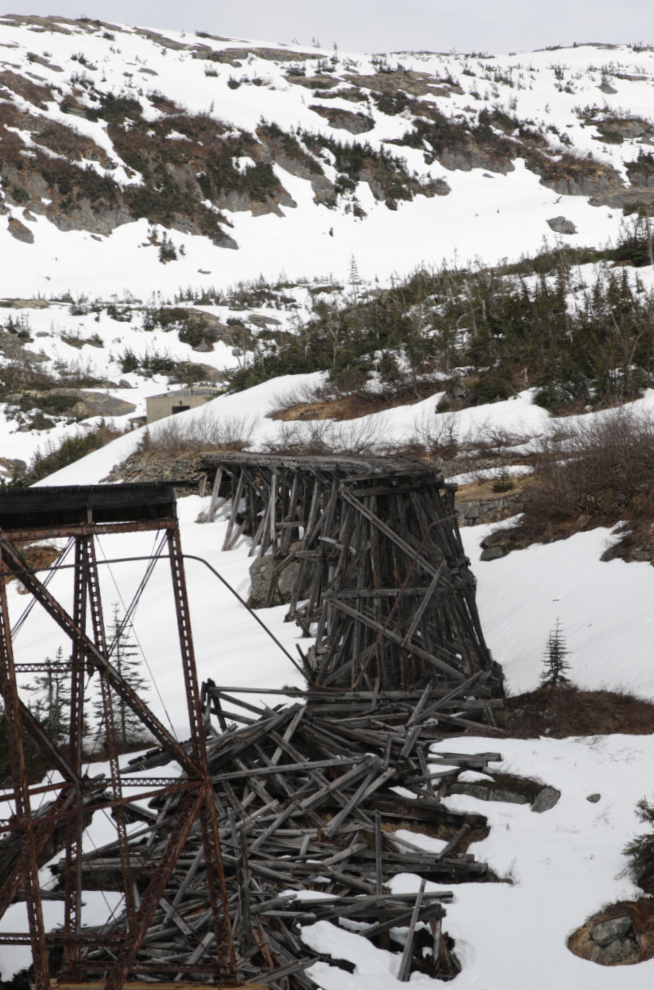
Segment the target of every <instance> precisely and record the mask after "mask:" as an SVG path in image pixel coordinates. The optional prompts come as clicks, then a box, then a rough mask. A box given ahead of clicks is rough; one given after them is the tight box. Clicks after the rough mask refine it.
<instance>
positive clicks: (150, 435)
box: [140, 416, 257, 454]
mask: <svg viewBox="0 0 654 990" xmlns="http://www.w3.org/2000/svg"><path fill="white" fill-rule="evenodd" d="M256 425H257V420H256V419H252V420H246V419H236V418H234V417H225V418H220V417H218V416H202V417H198V418H193V419H188V420H187V419H183V418H181V417H179V416H171V417H168V418H167V419H164V420H160V421H159V422H158V423H156V424H155V425H154V426H153V427H151V428H150V429H148V430H146V432H145V433H144V435H143V439H142V440H141V446H140V449H141V451H143V452H146V451H157V452H161V453H166V454H179V453H193V452H197V451H206V450H245V449H246V447H249V446H250V443H251V438H252V434H253V432H254V430H255V427H256Z"/></svg>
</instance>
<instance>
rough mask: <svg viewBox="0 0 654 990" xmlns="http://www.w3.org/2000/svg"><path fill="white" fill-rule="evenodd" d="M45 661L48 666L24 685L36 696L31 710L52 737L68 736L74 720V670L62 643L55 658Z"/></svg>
mask: <svg viewBox="0 0 654 990" xmlns="http://www.w3.org/2000/svg"><path fill="white" fill-rule="evenodd" d="M45 663H46V664H47V667H48V669H47V670H46V671H45V672H44V673H41V674H38V675H37V676H36V677H35V678H34V682H33V683H32V684H25V685H23V687H24V688H25V689H26V690H27V691H31V692H32V693H33V694H34V695H35V697H34V699H33V701H32V702H31V704H30V705H29V709H30V711H31V712H32V714H33V716H34V718H35V719H36V720H37V721H38V722H40V724H41V725H42V726H43V728H44V729H45V731H46V732H47V734H48V735H49V736H50V738H51V739H55V740H58V739H62V738H67V737H68V728H69V722H70V671H69V670H68V669H67V666H68V664H67V662H66V661H65V660H64V655H63V650H62V648H61V646H59V647H58V648H57V652H56V653H55V659H54V660H51V659H50V657H46V659H45Z"/></svg>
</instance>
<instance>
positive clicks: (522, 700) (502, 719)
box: [496, 685, 654, 739]
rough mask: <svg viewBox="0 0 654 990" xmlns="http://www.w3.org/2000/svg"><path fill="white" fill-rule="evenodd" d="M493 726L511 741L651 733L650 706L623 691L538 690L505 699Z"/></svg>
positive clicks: (652, 707) (653, 709) (652, 713)
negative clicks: (495, 724) (495, 725)
mask: <svg viewBox="0 0 654 990" xmlns="http://www.w3.org/2000/svg"><path fill="white" fill-rule="evenodd" d="M496 717H497V722H498V725H500V726H501V727H502V728H503V729H504V730H505V731H506V732H507V734H508V735H509V736H511V737H513V738H514V739H538V738H539V737H540V736H545V735H547V736H550V738H552V739H565V738H566V737H568V736H603V735H609V734H611V733H623V734H625V735H635V736H639V735H649V734H650V733H653V732H654V704H652V702H650V701H646V700H645V699H643V698H637V697H636V696H635V695H633V694H630V693H629V692H627V691H582V690H581V689H580V688H577V687H575V686H574V685H558V686H557V687H540V688H538V689H537V690H536V691H529V692H528V693H526V694H519V695H515V696H514V697H512V698H507V699H506V700H505V703H504V708H503V709H501V710H500V711H499V712H498V713H497V716H496Z"/></svg>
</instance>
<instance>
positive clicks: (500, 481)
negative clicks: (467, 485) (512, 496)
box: [492, 467, 515, 492]
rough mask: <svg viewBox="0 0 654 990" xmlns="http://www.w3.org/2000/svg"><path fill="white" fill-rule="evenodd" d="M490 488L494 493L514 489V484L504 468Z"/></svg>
mask: <svg viewBox="0 0 654 990" xmlns="http://www.w3.org/2000/svg"><path fill="white" fill-rule="evenodd" d="M492 488H493V491H494V492H510V491H511V489H512V488H515V482H514V481H513V478H512V477H511V475H510V474H509V472H508V471H507V469H506V467H503V468H502V470H501V471H500V473H499V474H498V476H497V478H496V479H495V481H494V482H493V485H492Z"/></svg>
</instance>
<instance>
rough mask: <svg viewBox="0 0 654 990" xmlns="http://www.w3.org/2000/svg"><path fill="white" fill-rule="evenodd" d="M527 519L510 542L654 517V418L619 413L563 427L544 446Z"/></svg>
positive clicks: (637, 524)
mask: <svg viewBox="0 0 654 990" xmlns="http://www.w3.org/2000/svg"><path fill="white" fill-rule="evenodd" d="M526 494H527V501H526V505H525V513H524V516H523V517H522V519H521V521H520V522H519V523H518V525H517V526H515V527H513V528H512V529H511V530H510V531H507V533H506V537H507V540H509V541H513V542H518V543H521V544H522V545H526V544H527V543H533V542H536V541H545V542H548V541H551V540H557V539H562V538H565V537H566V536H570V535H571V534H572V533H573V532H575V531H576V530H577V529H580V528H592V527H594V526H611V525H613V524H615V523H616V522H618V521H619V520H627V521H628V524H626V525H625V526H624V527H623V529H624V530H625V531H626V532H628V531H630V530H631V529H633V528H634V527H636V528H639V527H640V525H641V523H643V521H645V520H652V519H654V419H652V418H651V417H649V416H642V415H641V416H638V415H636V414H635V413H634V412H632V411H630V410H627V409H624V408H621V409H617V410H612V411H610V412H607V413H604V414H602V415H601V416H597V417H592V418H588V419H583V420H580V421H578V422H573V423H570V422H567V423H566V424H565V425H564V426H561V425H558V426H557V427H555V428H554V429H553V430H552V431H551V432H550V433H549V434H548V435H547V436H545V437H544V438H543V439H542V440H541V441H540V449H539V451H538V454H537V456H536V463H535V466H534V474H533V476H532V477H531V478H530V481H529V482H528V485H527V488H526Z"/></svg>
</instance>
